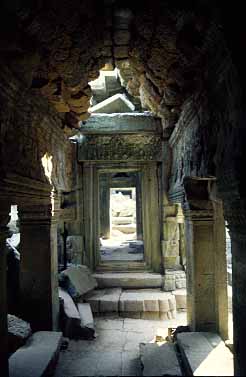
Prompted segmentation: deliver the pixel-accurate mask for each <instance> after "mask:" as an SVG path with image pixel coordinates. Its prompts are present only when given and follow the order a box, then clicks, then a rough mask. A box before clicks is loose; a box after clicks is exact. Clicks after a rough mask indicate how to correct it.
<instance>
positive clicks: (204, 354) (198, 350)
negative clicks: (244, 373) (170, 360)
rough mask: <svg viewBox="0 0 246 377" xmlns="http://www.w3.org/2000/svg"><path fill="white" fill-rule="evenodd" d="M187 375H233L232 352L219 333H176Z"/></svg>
mask: <svg viewBox="0 0 246 377" xmlns="http://www.w3.org/2000/svg"><path fill="white" fill-rule="evenodd" d="M177 342H178V346H179V349H180V351H181V355H182V359H183V362H184V367H185V373H186V375H188V376H233V375H234V370H233V354H232V353H231V352H230V350H229V349H228V348H227V347H226V345H225V343H224V342H223V341H222V339H221V338H220V336H219V335H217V334H214V333H210V332H187V333H180V334H177Z"/></svg>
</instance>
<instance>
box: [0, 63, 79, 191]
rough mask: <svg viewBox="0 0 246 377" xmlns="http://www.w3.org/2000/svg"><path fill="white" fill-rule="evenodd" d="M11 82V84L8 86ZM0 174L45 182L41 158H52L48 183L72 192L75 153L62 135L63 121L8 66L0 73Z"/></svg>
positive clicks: (46, 102)
mask: <svg viewBox="0 0 246 377" xmlns="http://www.w3.org/2000/svg"><path fill="white" fill-rule="evenodd" d="M10 83H11V85H10ZM0 93H1V94H0V102H1V105H2V106H1V112H0V121H1V138H0V153H1V159H0V160H1V172H2V174H3V173H4V172H6V173H8V175H9V174H14V175H17V176H21V177H25V178H29V179H32V180H36V181H38V182H40V183H42V182H43V183H47V178H46V176H45V171H44V167H43V166H42V162H41V159H42V157H43V156H44V155H45V154H47V156H48V157H51V156H52V161H51V162H52V174H51V181H52V184H53V185H54V187H55V188H56V189H57V190H66V191H69V190H71V187H72V183H73V177H72V172H73V164H74V156H75V153H74V150H73V145H72V144H71V143H70V142H69V140H68V136H66V135H65V134H64V133H63V132H62V128H63V122H62V119H61V118H60V117H59V116H58V115H57V113H56V112H55V111H54V109H53V108H52V107H51V106H50V104H49V103H48V101H47V100H46V99H45V98H44V97H43V96H40V94H39V93H37V91H35V90H33V89H29V90H28V89H26V88H25V86H24V83H23V82H21V80H20V79H18V78H17V77H16V76H14V75H13V73H12V72H11V71H10V70H8V68H7V67H3V68H2V70H1V73H0Z"/></svg>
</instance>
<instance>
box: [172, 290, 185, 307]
mask: <svg viewBox="0 0 246 377" xmlns="http://www.w3.org/2000/svg"><path fill="white" fill-rule="evenodd" d="M172 294H173V295H174V296H175V300H176V308H177V310H180V311H186V308H187V302H186V301H187V291H186V289H176V290H175V291H172Z"/></svg>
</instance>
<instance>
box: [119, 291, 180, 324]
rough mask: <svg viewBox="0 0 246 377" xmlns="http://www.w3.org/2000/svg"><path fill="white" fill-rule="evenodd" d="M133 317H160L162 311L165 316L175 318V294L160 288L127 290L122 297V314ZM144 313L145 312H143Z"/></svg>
mask: <svg viewBox="0 0 246 377" xmlns="http://www.w3.org/2000/svg"><path fill="white" fill-rule="evenodd" d="M125 313H127V315H128V316H129V317H131V316H132V315H137V316H138V315H140V317H139V318H145V319H159V318H160V316H161V313H165V315H164V316H165V318H170V319H171V318H175V315H176V302H175V298H174V296H173V295H171V294H169V293H166V292H161V291H160V290H147V289H146V290H145V289H141V290H127V291H123V293H122V294H121V297H120V314H121V315H124V316H126V314H125ZM142 313H143V314H142Z"/></svg>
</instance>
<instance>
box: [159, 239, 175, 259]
mask: <svg viewBox="0 0 246 377" xmlns="http://www.w3.org/2000/svg"><path fill="white" fill-rule="evenodd" d="M161 244H162V255H163V257H164V258H166V257H172V258H177V257H178V256H179V241H178V240H171V241H162V243H161ZM175 260H176V259H175Z"/></svg>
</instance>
